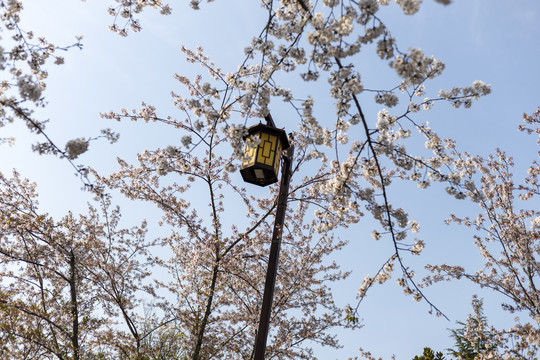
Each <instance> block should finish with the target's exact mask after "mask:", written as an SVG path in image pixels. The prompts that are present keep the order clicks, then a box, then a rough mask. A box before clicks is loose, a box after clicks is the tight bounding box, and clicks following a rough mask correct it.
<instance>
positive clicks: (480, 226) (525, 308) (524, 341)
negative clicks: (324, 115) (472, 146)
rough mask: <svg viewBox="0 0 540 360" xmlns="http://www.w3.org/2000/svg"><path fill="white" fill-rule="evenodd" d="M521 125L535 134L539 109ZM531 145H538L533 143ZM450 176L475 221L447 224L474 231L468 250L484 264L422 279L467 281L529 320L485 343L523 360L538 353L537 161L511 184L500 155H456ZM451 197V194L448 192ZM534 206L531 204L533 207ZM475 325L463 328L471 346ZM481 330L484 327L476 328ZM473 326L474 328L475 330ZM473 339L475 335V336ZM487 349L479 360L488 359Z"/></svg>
mask: <svg viewBox="0 0 540 360" xmlns="http://www.w3.org/2000/svg"><path fill="white" fill-rule="evenodd" d="M523 120H524V122H525V123H526V124H525V125H521V126H520V127H519V130H520V131H523V132H525V133H527V134H529V135H533V134H540V127H539V126H538V125H539V124H540V109H539V110H537V111H536V112H535V113H534V114H532V115H527V114H524V115H523ZM536 141H537V144H539V143H540V142H539V141H538V139H536ZM456 157H457V159H458V161H457V162H456V165H455V166H456V170H459V171H461V172H462V174H463V177H464V178H466V179H467V183H466V184H467V191H466V192H465V193H464V196H466V197H467V199H469V200H471V201H473V202H474V203H476V204H477V205H478V206H479V207H480V209H481V211H482V212H481V213H480V214H479V215H478V216H477V217H476V218H470V217H460V216H457V215H453V214H452V215H451V217H450V218H449V219H448V220H447V222H448V223H456V224H460V225H464V226H467V227H470V228H473V229H475V230H476V231H477V232H478V234H477V235H475V236H474V244H475V245H476V246H477V247H478V249H479V250H480V254H481V255H482V258H483V259H484V264H483V267H482V268H481V269H478V270H477V271H472V270H471V269H466V268H465V267H464V266H462V265H453V266H450V265H429V266H428V267H427V268H428V270H430V271H431V272H432V274H433V275H431V276H428V277H426V278H425V279H424V283H425V284H426V285H431V284H433V283H436V282H440V281H448V280H453V279H461V278H465V279H468V280H470V281H472V282H474V283H476V284H478V285H480V287H483V288H489V289H492V290H494V291H496V292H498V293H500V294H502V295H504V296H505V297H506V298H507V299H508V302H505V303H503V304H502V307H503V309H504V310H506V311H509V312H510V313H520V312H525V313H526V316H527V315H528V319H529V320H525V321H517V322H516V325H515V326H514V327H513V328H511V329H504V330H500V329H499V330H496V329H491V331H490V332H489V333H490V334H492V336H491V338H490V339H489V341H491V343H492V344H493V345H494V346H495V347H496V348H498V349H499V351H502V350H504V351H503V353H504V354H505V355H506V356H508V357H511V358H515V357H517V358H523V359H529V358H531V357H532V356H534V355H535V354H537V352H538V347H539V346H540V345H539V341H540V330H539V328H538V324H539V322H540V293H539V291H538V285H539V281H540V267H539V263H538V257H539V255H540V232H539V230H540V228H539V223H540V212H539V211H538V206H536V204H537V197H538V195H540V188H539V184H538V174H539V173H540V167H539V164H538V160H534V161H533V162H532V164H531V165H530V166H529V168H528V169H527V175H526V176H525V177H524V178H523V179H520V178H517V180H516V177H515V176H514V175H513V173H512V168H513V167H514V162H513V159H512V158H511V157H510V156H508V155H507V154H506V153H505V152H503V151H502V150H498V151H497V153H496V154H495V155H492V156H490V157H489V158H487V159H484V158H482V157H480V156H471V155H469V154H467V153H456ZM448 190H449V191H450V192H453V190H452V189H448ZM535 200H536V202H535ZM480 307H481V303H479V302H478V300H476V301H473V309H474V310H475V315H476V316H475V317H474V318H475V319H480V318H481V316H480V313H479V309H480ZM477 323H481V322H480V321H476V323H475V322H467V331H466V333H467V334H469V335H470V336H471V338H467V337H466V338H467V340H469V341H470V342H471V343H473V344H474V343H475V340H477V339H473V337H474V336H476V335H477V334H478V333H479V332H478V331H472V330H471V331H469V328H470V327H474V326H473V325H474V324H477ZM480 325H482V326H484V325H485V324H480ZM480 325H478V324H477V325H475V326H477V327H478V326H480ZM475 334H476V335H475ZM489 351H491V350H490V349H487V350H486V354H484V355H483V356H489Z"/></svg>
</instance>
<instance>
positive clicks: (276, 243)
mask: <svg viewBox="0 0 540 360" xmlns="http://www.w3.org/2000/svg"><path fill="white" fill-rule="evenodd" d="M266 122H267V123H268V125H263V124H259V125H255V126H253V127H251V128H249V129H248V133H249V135H250V136H253V135H254V136H256V137H258V138H259V139H261V142H260V143H259V145H258V146H257V147H251V146H249V145H247V144H246V149H245V154H246V155H247V156H249V160H247V161H244V163H243V164H242V167H241V169H240V173H241V174H242V177H243V178H244V181H246V182H249V183H252V184H256V185H259V186H266V185H269V184H273V183H275V182H277V173H278V171H279V163H280V158H281V157H282V155H283V162H284V163H283V167H282V170H281V183H280V186H279V196H278V201H277V209H276V220H275V223H274V231H273V233H272V243H271V245H270V257H269V259H268V270H267V271H266V282H265V284H264V295H263V302H262V308H261V318H260V321H259V330H258V331H257V336H256V338H255V349H254V360H263V359H264V352H265V350H266V339H267V337H268V327H269V324H270V313H271V309H272V299H273V296H274V287H275V283H276V274H277V268H278V258H279V249H280V245H281V234H282V231H283V221H284V220H285V211H286V209H287V196H288V195H289V183H290V180H291V167H292V166H291V165H292V159H293V153H294V146H292V145H290V144H289V141H288V139H287V135H286V134H285V131H283V130H281V129H277V128H276V126H275V124H274V121H273V120H272V116H270V114H269V115H267V116H266ZM282 153H283V154H282Z"/></svg>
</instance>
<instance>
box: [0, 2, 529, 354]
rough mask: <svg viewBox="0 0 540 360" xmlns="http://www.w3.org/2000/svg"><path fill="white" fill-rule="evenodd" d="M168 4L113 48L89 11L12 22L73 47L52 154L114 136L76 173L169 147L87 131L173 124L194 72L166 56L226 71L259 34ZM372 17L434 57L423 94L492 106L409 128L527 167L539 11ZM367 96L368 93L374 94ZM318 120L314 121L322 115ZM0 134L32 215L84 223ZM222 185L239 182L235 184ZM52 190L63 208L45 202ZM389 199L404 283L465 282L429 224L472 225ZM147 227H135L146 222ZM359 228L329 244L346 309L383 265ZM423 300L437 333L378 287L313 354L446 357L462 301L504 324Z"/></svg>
mask: <svg viewBox="0 0 540 360" xmlns="http://www.w3.org/2000/svg"><path fill="white" fill-rule="evenodd" d="M172 5H173V14H172V15H170V16H168V17H163V16H160V15H157V14H155V13H154V12H152V11H151V10H148V11H146V12H145V13H143V14H142V15H141V22H142V27H143V31H142V32H141V33H138V34H131V35H130V36H128V37H127V38H120V37H119V36H116V35H114V34H112V33H110V32H109V31H108V30H107V25H109V24H110V22H111V21H112V18H111V17H109V16H108V15H107V13H106V5H105V4H104V3H103V2H98V1H88V2H86V3H83V2H77V1H70V2H67V1H60V0H48V1H46V2H45V1H42V0H25V1H24V7H25V12H24V13H23V19H24V23H26V24H28V26H27V27H28V28H30V27H31V28H33V29H34V31H35V33H36V34H38V35H45V36H47V37H48V38H49V39H50V40H51V41H53V42H55V43H56V44H58V45H62V44H69V43H72V42H74V39H75V35H83V36H84V39H83V43H84V49H83V50H82V51H79V50H76V49H75V50H72V51H70V52H68V53H65V54H62V55H63V56H64V57H65V58H66V64H65V65H62V66H60V67H54V68H51V69H50V71H49V74H50V77H49V80H48V88H47V91H46V93H45V95H46V97H47V99H48V101H49V104H48V106H47V107H46V108H45V109H43V110H40V111H39V113H38V114H39V115H40V116H41V117H42V118H49V119H50V120H51V122H50V124H49V126H48V130H49V133H50V135H51V137H52V138H53V139H55V140H56V141H57V142H58V143H59V144H63V143H65V142H66V141H67V140H69V139H72V138H75V137H80V136H93V135H96V134H97V133H98V131H99V129H101V128H104V127H112V128H113V129H116V130H119V131H120V133H121V138H120V141H119V143H117V144H115V145H108V144H106V143H105V142H96V143H93V144H92V145H91V151H90V152H89V153H88V154H85V155H83V156H81V158H80V160H81V162H83V163H87V164H90V165H91V166H94V167H96V168H97V169H98V170H101V171H104V172H107V171H112V170H114V169H115V167H116V161H115V159H116V157H117V156H119V157H123V158H125V159H127V160H134V159H135V154H136V153H137V152H139V151H141V150H142V149H144V148H153V147H165V146H167V145H169V144H174V143H177V142H179V140H180V136H179V135H177V134H174V133H173V134H171V133H170V132H164V131H163V129H162V128H160V127H159V126H143V125H141V124H133V123H126V124H118V123H114V122H112V121H111V120H104V119H101V118H100V117H99V113H100V112H106V111H109V110H119V109H120V108H122V107H125V108H127V109H131V108H137V107H138V106H139V105H140V102H141V101H145V102H147V103H149V104H153V105H156V106H158V109H160V111H161V112H162V113H164V114H168V113H171V114H173V113H174V107H173V106H172V103H171V101H170V92H171V91H173V90H174V91H180V90H181V85H180V84H179V83H178V82H176V81H175V80H174V79H173V74H174V73H180V74H184V75H187V76H191V75H194V74H196V73H198V72H201V71H202V70H201V69H200V68H197V67H196V66H193V65H189V64H186V63H185V61H184V55H183V54H182V53H181V52H180V50H179V48H180V45H186V46H188V47H192V48H193V47H195V46H196V45H201V46H202V47H203V48H204V49H205V50H206V53H207V54H208V55H210V56H211V58H212V60H213V61H215V62H216V63H217V64H218V65H219V66H221V67H222V68H223V69H224V70H225V71H232V70H235V69H236V65H237V63H239V62H240V61H241V60H242V59H243V48H244V47H245V46H246V45H248V44H249V42H250V40H251V37H252V36H253V35H255V34H258V33H259V31H260V29H261V28H262V22H263V21H264V18H265V15H264V13H263V12H262V11H261V10H260V9H259V7H258V2H257V1H247V0H242V1H235V2H234V5H231V2H230V1H226V0H220V1H215V2H214V3H210V4H202V6H201V7H202V10H201V11H199V12H194V11H193V10H191V9H190V8H189V7H188V2H187V1H184V2H182V4H178V5H176V4H172ZM380 16H381V18H382V19H383V21H385V23H386V24H387V26H388V27H389V28H390V29H391V31H392V33H393V35H394V36H395V37H396V39H397V42H398V44H399V46H400V48H403V49H406V48H407V47H419V48H421V49H422V50H423V51H424V53H426V55H434V56H435V57H437V58H439V59H441V60H443V61H444V62H445V63H446V70H445V72H444V73H443V75H442V76H441V77H439V78H437V79H436V80H435V81H433V82H432V83H431V88H432V89H434V90H436V89H439V88H449V87H452V86H466V85H469V84H471V83H472V82H473V81H474V80H483V81H485V82H486V83H489V84H491V85H492V93H491V94H490V95H489V96H487V97H485V98H482V99H481V100H480V101H478V102H476V103H474V104H473V106H472V108H471V109H458V110H456V109H453V108H451V107H450V106H449V105H447V104H438V105H436V106H435V108H434V109H433V110H431V111H430V112H428V113H426V114H421V115H419V116H421V119H422V120H429V121H430V124H432V126H433V128H435V129H437V130H438V131H439V132H440V134H441V135H442V136H443V137H452V138H454V139H456V140H457V141H458V146H459V148H460V149H463V150H466V151H469V152H471V153H479V154H482V155H486V154H488V153H491V152H493V150H494V149H495V148H497V147H500V148H502V149H505V150H507V151H508V152H509V153H510V154H512V155H513V156H514V157H515V159H516V163H517V167H516V173H518V171H519V170H521V171H522V170H523V169H524V168H526V166H527V164H528V163H529V162H530V161H531V160H532V159H534V158H535V157H536V150H535V147H534V142H533V141H530V140H531V139H527V138H526V137H523V135H520V134H519V133H518V131H517V130H516V128H517V126H518V124H519V123H520V121H521V115H522V113H523V112H529V113H532V112H533V111H534V110H535V109H536V108H537V107H538V106H539V105H540V98H539V96H538V93H539V92H538V83H539V82H540V67H539V66H538V58H539V52H540V23H539V22H538V19H539V18H540V2H538V1H537V0H523V1H519V2H516V1H509V0H474V1H454V2H453V3H452V4H451V5H449V6H442V5H440V4H438V3H436V2H435V1H433V0H425V1H424V4H423V6H422V8H421V10H420V12H419V13H418V14H416V15H414V16H405V15H403V14H402V12H401V11H400V9H399V7H397V6H396V5H395V4H393V3H392V4H391V5H390V6H389V7H387V8H383V9H382V10H381V12H380ZM24 23H23V24H24ZM362 61H365V63H362V80H363V82H364V84H365V86H366V87H373V88H376V87H382V86H386V84H393V83H392V81H395V79H393V78H392V76H391V75H388V73H389V72H390V69H389V68H388V66H387V65H386V64H383V63H380V61H377V60H376V58H375V56H373V57H369V56H367V57H366V58H365V60H362ZM284 81H289V82H290V84H287V85H286V86H288V87H290V88H292V89H298V90H299V91H306V92H313V93H314V94H315V95H317V94H320V95H319V96H324V93H322V90H320V89H317V88H309V89H306V88H305V86H304V84H303V83H302V82H300V81H298V79H294V78H291V79H285V80H284ZM381 83H382V84H383V85H382V86H381V85H378V84H381ZM362 100H363V102H364V103H363V106H364V104H365V109H366V115H367V116H368V117H371V118H374V117H375V116H376V113H377V111H379V110H380V106H378V105H377V104H375V103H374V102H373V100H372V95H367V94H366V95H365V96H363V97H362ZM272 111H273V117H274V119H275V120H276V123H277V124H278V126H286V127H287V126H292V125H291V124H287V119H288V118H289V117H291V116H289V115H290V114H289V113H287V112H288V111H291V109H287V108H285V107H284V106H282V105H278V104H276V108H275V109H274V108H273V110H272ZM318 111H319V112H320V114H321V115H322V116H324V113H325V110H324V109H319V110H318ZM291 115H292V114H291ZM0 131H1V136H15V137H17V143H16V145H15V146H14V147H11V148H8V147H7V146H5V145H4V146H3V147H2V148H0V159H2V161H1V162H0V171H2V172H9V171H10V169H11V168H13V167H15V168H17V169H19V170H20V171H21V173H22V174H23V175H24V176H27V177H29V178H30V179H32V180H35V181H37V182H38V184H39V187H38V189H39V191H40V193H41V204H42V208H43V209H44V210H46V211H49V212H50V213H52V214H55V215H61V214H63V213H65V212H66V211H67V210H73V211H74V212H77V211H84V208H85V202H86V201H87V199H88V196H87V194H84V193H82V192H80V191H79V188H80V187H81V184H80V182H78V181H77V179H76V177H75V176H74V175H73V169H72V168H70V167H68V166H67V164H66V163H65V162H62V161H60V160H58V159H55V158H50V157H39V156H38V155H36V154H33V153H31V152H30V151H29V144H31V143H33V142H34V141H36V138H32V137H31V136H30V135H29V134H28V132H27V131H26V130H25V129H24V128H22V126H20V125H17V124H15V125H10V126H7V127H5V128H2V129H0ZM4 134H5V135H4ZM523 140H525V142H523ZM526 141H528V142H526ZM236 175H237V177H238V181H239V182H240V181H241V179H240V175H239V174H236ZM59 191H61V193H62V194H66V195H65V196H60V197H59V196H58V194H59ZM391 195H392V197H393V198H394V199H395V200H396V201H397V202H398V203H400V204H401V206H404V207H406V208H407V209H408V210H409V212H410V214H411V217H412V218H414V219H416V220H418V221H419V222H420V224H421V229H422V230H421V232H420V233H419V235H420V237H421V238H422V239H424V240H425V241H426V243H427V246H426V249H425V251H424V254H423V256H422V257H420V258H414V259H410V261H411V262H410V264H411V265H414V266H416V267H418V271H420V269H421V268H422V267H423V265H424V264H425V263H428V262H432V263H442V262H447V263H449V264H455V263H460V264H462V265H465V266H470V268H471V269H475V268H474V264H475V263H477V261H478V253H477V251H476V249H475V247H474V246H473V245H472V241H471V235H472V234H471V232H468V231H466V230H464V229H461V228H456V227H448V226H446V225H444V224H443V221H442V220H443V219H444V218H446V217H447V216H448V214H449V213H451V212H453V211H462V212H464V213H468V214H474V213H475V211H476V209H474V208H470V207H468V206H467V205H466V204H464V203H461V202H458V201H454V200H451V199H449V198H448V197H447V196H445V195H444V191H443V189H442V188H434V189H431V191H429V192H421V191H417V190H416V189H414V186H413V187H410V186H409V185H403V186H402V187H397V188H395V189H392V193H391ZM124 204H125V203H124ZM130 206H131V205H130ZM137 216H139V217H140V215H139V214H137V215H135V214H133V215H129V218H132V217H133V219H137ZM156 216H157V215H156V214H151V213H147V214H145V217H150V218H152V217H154V218H155V217H156ZM371 229H372V225H371V224H369V223H367V224H363V223H361V224H359V225H358V228H357V229H355V232H354V234H351V233H346V232H345V233H342V234H339V236H340V237H341V238H343V239H347V240H349V241H350V247H349V248H348V249H347V251H346V252H343V253H340V254H338V257H336V259H335V260H336V261H338V262H340V263H342V264H343V266H344V268H345V269H348V268H352V269H353V270H354V273H353V275H352V276H351V277H350V278H349V279H348V280H347V281H346V282H345V283H344V284H342V285H340V286H339V287H337V288H336V294H337V296H338V303H342V304H343V305H344V304H346V303H348V302H353V301H354V296H355V293H356V289H357V288H358V286H359V285H360V283H361V280H362V279H363V277H364V276H365V274H366V273H370V274H372V275H373V274H374V272H375V271H376V270H377V269H378V267H379V266H380V264H381V261H384V259H385V258H386V257H387V254H388V251H387V250H388V249H386V248H385V246H386V245H385V244H384V243H381V242H374V241H373V240H371V238H370V237H369V232H370V231H371ZM358 234H361V235H358ZM426 293H427V294H428V296H430V299H432V301H433V302H434V303H436V304H437V306H439V307H440V308H441V309H442V310H443V311H444V312H445V314H447V315H448V316H449V317H450V319H451V322H448V321H446V320H444V319H441V318H436V317H434V316H430V315H428V314H427V310H428V307H427V306H426V305H425V304H424V303H419V304H418V303H415V302H413V301H412V299H411V298H407V297H405V296H403V295H402V293H401V290H400V289H399V288H398V287H397V286H395V283H394V282H393V281H392V283H391V284H390V283H388V284H386V285H384V286H382V287H376V288H373V289H372V290H370V293H369V295H368V297H367V299H366V300H365V301H364V302H363V303H362V305H361V307H360V312H361V316H362V317H363V322H364V324H365V327H364V328H362V329H360V330H357V331H355V332H354V333H346V332H344V333H341V334H340V337H341V338H342V340H343V341H342V342H343V345H344V349H342V350H339V351H328V350H321V352H320V353H318V355H319V358H321V359H334V358H336V359H338V358H339V359H343V358H347V357H348V356H355V355H356V354H357V349H358V347H360V346H361V347H363V348H365V349H368V350H370V351H372V352H373V353H374V354H376V355H380V356H384V357H385V358H386V357H389V356H390V355H392V354H396V355H397V358H398V359H411V358H412V357H413V356H414V355H417V354H420V353H421V352H422V348H423V347H424V346H431V347H432V348H434V349H437V350H443V349H445V348H447V347H450V346H451V345H452V341H451V339H449V337H448V331H447V328H449V327H453V326H454V325H455V321H456V320H464V319H465V318H466V315H467V313H469V312H470V310H471V309H470V306H469V303H470V300H471V296H472V294H474V293H477V294H479V296H480V297H483V298H484V299H485V300H484V301H485V309H486V315H487V316H488V318H489V319H490V320H491V321H492V322H493V323H494V324H496V325H500V326H508V325H509V324H510V321H511V320H512V317H511V316H509V315H506V314H503V313H502V311H501V310H500V307H499V303H500V300H501V299H500V297H498V296H495V295H493V294H492V293H490V292H487V291H481V290H480V289H477V288H475V287H473V286H471V285H470V284H467V283H464V282H456V283H450V284H444V285H439V286H436V287H433V288H431V289H428V290H427V291H426Z"/></svg>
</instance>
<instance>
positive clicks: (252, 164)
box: [240, 124, 289, 186]
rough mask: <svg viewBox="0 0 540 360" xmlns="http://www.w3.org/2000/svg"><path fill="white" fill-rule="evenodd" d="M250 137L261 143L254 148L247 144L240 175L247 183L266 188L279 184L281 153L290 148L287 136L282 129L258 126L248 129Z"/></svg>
mask: <svg viewBox="0 0 540 360" xmlns="http://www.w3.org/2000/svg"><path fill="white" fill-rule="evenodd" d="M248 137H251V138H252V139H254V140H257V141H259V140H260V142H259V145H257V146H252V145H250V144H248V143H246V147H245V150H244V155H245V156H246V160H245V161H244V162H243V163H242V167H241V168H240V174H242V178H244V181H245V182H248V183H251V184H255V185H259V186H266V185H270V184H273V183H275V182H277V180H278V173H279V163H280V161H281V152H282V150H285V149H287V148H288V147H289V140H288V139H287V134H286V133H285V131H283V130H281V129H277V128H274V127H271V126H268V125H264V124H258V125H255V126H252V127H250V128H249V129H248Z"/></svg>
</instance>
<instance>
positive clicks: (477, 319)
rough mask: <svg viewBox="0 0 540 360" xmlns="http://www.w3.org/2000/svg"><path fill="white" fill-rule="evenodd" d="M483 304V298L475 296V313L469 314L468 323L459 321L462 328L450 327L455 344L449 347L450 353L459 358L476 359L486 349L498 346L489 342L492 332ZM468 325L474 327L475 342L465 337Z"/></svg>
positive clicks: (465, 359)
mask: <svg viewBox="0 0 540 360" xmlns="http://www.w3.org/2000/svg"><path fill="white" fill-rule="evenodd" d="M482 306H483V302H482V300H478V299H476V298H474V299H473V308H474V314H473V315H470V316H469V318H468V319H467V322H466V323H465V322H462V321H458V322H457V324H458V325H460V326H461V327H460V328H458V329H450V333H451V335H450V336H452V337H453V338H454V341H455V344H454V348H453V349H447V350H448V354H449V355H452V356H454V357H455V358H457V359H462V360H474V359H475V358H476V357H477V356H478V354H480V353H481V352H483V351H485V350H495V348H496V347H495V346H493V345H492V344H490V343H489V339H490V337H491V333H490V332H489V330H488V324H487V317H486V316H485V315H484V311H483V308H482ZM467 326H469V328H470V329H473V330H472V332H473V334H472V335H473V338H474V341H473V342H471V341H470V340H469V339H467V338H466V337H465V333H466V331H467Z"/></svg>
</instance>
